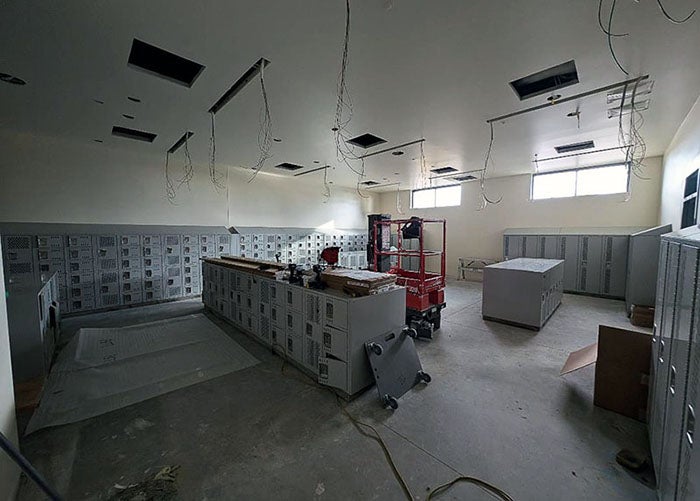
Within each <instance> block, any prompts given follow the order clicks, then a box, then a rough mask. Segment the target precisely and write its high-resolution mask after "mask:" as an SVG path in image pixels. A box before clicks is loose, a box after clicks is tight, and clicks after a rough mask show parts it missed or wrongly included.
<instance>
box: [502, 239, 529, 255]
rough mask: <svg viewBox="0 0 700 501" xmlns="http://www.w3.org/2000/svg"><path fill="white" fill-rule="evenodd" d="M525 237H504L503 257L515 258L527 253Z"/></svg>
mask: <svg viewBox="0 0 700 501" xmlns="http://www.w3.org/2000/svg"><path fill="white" fill-rule="evenodd" d="M524 247H525V237H523V236H520V235H507V236H505V237H503V257H504V258H505V259H513V258H516V257H523V256H524V255H525V249H524Z"/></svg>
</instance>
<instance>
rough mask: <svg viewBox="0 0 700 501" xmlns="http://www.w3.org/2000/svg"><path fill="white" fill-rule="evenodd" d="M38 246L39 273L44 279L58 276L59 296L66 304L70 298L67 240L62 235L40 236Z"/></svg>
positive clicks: (37, 240)
mask: <svg viewBox="0 0 700 501" xmlns="http://www.w3.org/2000/svg"><path fill="white" fill-rule="evenodd" d="M36 245H37V260H38V266H39V273H40V275H41V276H42V277H43V278H47V277H49V276H51V275H52V274H54V273H55V274H56V281H57V284H58V296H59V298H60V301H61V302H64V303H65V301H66V299H67V298H68V289H67V287H66V251H65V238H63V237H62V236H61V235H39V236H37V237H36Z"/></svg>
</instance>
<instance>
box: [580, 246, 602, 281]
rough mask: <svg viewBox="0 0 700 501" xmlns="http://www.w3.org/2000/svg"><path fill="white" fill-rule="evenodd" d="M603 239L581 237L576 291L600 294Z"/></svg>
mask: <svg viewBox="0 0 700 501" xmlns="http://www.w3.org/2000/svg"><path fill="white" fill-rule="evenodd" d="M602 257H603V237H602V236H600V235H582V236H581V238H580V242H579V270H578V289H579V290H580V291H581V292H587V293H589V294H598V293H599V292H600V275H601V271H602V270H601V263H602Z"/></svg>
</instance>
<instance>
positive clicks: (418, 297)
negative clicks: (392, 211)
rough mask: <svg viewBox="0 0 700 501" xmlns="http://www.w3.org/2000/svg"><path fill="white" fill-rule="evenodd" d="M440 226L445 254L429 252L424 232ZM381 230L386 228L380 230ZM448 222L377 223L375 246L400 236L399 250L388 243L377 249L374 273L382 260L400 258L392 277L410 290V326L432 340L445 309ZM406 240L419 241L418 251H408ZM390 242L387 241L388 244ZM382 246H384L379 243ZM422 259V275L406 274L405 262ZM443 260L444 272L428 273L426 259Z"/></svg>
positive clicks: (407, 301) (408, 309)
mask: <svg viewBox="0 0 700 501" xmlns="http://www.w3.org/2000/svg"><path fill="white" fill-rule="evenodd" d="M426 225H436V226H437V227H438V229H439V232H440V233H441V234H442V248H441V250H427V249H426V248H425V245H424V228H425V226H426ZM380 226H382V227H383V228H381V229H380ZM446 231H447V221H446V220H445V219H423V218H417V217H412V218H410V219H391V220H378V221H375V222H374V228H373V239H372V240H373V242H378V239H377V235H378V234H384V235H386V234H396V235H397V245H396V250H391V249H390V248H386V243H384V244H382V245H374V260H373V262H374V270H375V271H378V263H380V261H381V260H380V259H379V258H380V256H396V258H397V260H396V264H395V265H393V266H392V267H391V268H390V269H389V271H388V272H389V273H392V274H394V275H396V276H397V277H398V278H397V280H396V283H397V285H402V286H404V287H406V323H407V324H408V325H409V326H411V327H413V328H415V329H416V331H417V332H418V336H419V337H424V338H432V333H433V331H434V330H437V329H439V328H440V312H441V311H442V309H443V308H445V306H446V303H445V237H446V234H447V233H446ZM406 236H410V237H411V238H412V239H413V238H415V239H417V240H418V249H405V248H404V240H406ZM384 242H386V240H385V241H384ZM379 243H380V244H381V242H379ZM408 257H414V258H418V262H419V266H418V271H411V270H405V269H403V267H402V261H401V260H402V258H408ZM431 257H433V258H435V259H433V260H432V261H435V260H437V258H438V257H439V259H440V272H439V273H437V272H435V271H432V272H429V271H427V270H426V258H431Z"/></svg>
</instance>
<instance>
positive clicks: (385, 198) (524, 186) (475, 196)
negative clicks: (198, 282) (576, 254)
mask: <svg viewBox="0 0 700 501" xmlns="http://www.w3.org/2000/svg"><path fill="white" fill-rule="evenodd" d="M645 164H646V167H645V175H646V177H648V178H650V179H649V180H648V181H644V180H641V179H638V178H636V177H634V176H633V177H632V183H631V193H632V194H631V197H630V198H629V200H626V196H625V195H604V196H588V197H575V198H560V199H550V200H538V201H531V200H530V176H529V175H524V176H511V177H501V178H495V179H490V180H487V182H486V186H487V193H488V194H489V195H491V196H492V197H493V198H497V197H499V196H502V197H503V201H502V202H501V203H499V204H497V205H490V206H488V207H487V208H486V209H484V210H482V211H478V210H477V209H478V207H479V200H480V199H479V184H478V182H475V181H473V182H469V183H464V184H462V205H461V206H459V207H445V208H438V209H422V210H413V209H410V203H409V192H408V191H403V192H401V193H400V195H401V204H402V205H403V208H404V209H403V211H404V213H405V217H408V216H421V217H427V218H430V217H433V218H445V219H446V220H447V274H448V275H449V276H455V275H456V273H457V272H456V269H457V258H459V257H483V258H496V259H502V258H503V230H505V229H506V228H532V227H576V226H655V225H656V224H657V217H658V210H659V194H660V184H661V158H660V157H655V158H648V159H647V160H646V162H645ZM377 209H378V211H380V212H383V213H390V214H392V215H393V216H396V215H397V210H396V192H392V193H382V195H381V196H380V198H379V203H378V206H377ZM430 240H431V241H432V240H434V239H432V238H431V239H430ZM430 243H431V244H432V242H430Z"/></svg>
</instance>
